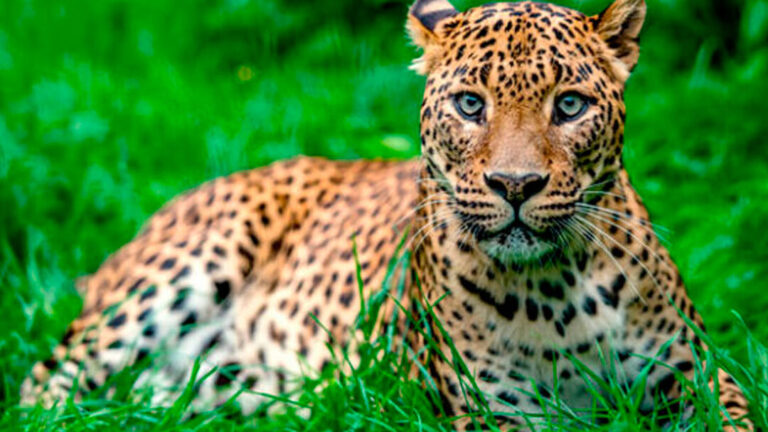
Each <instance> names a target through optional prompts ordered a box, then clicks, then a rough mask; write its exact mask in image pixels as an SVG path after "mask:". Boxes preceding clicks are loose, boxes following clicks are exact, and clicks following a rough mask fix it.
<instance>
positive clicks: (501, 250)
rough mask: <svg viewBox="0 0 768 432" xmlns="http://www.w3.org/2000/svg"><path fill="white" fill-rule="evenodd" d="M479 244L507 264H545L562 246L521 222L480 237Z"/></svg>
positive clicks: (492, 255) (485, 250) (490, 254)
mask: <svg viewBox="0 0 768 432" xmlns="http://www.w3.org/2000/svg"><path fill="white" fill-rule="evenodd" d="M478 244H479V246H480V248H481V249H482V250H483V251H484V252H485V253H486V254H487V255H488V256H490V257H491V258H493V259H496V260H498V261H500V262H502V263H507V264H538V265H544V264H546V263H547V262H549V261H551V258H552V257H554V256H557V255H559V254H560V251H561V247H562V246H561V245H559V244H557V242H555V241H553V240H552V239H549V238H548V236H546V235H543V234H540V233H537V232H535V231H533V230H532V229H530V228H528V227H527V226H526V225H525V224H522V223H520V222H515V223H513V224H512V225H510V226H509V227H507V228H505V229H504V230H503V231H500V232H497V233H494V234H493V235H485V236H483V237H482V238H479V239H478Z"/></svg>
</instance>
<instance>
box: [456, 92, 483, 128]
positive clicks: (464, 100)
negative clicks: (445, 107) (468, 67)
mask: <svg viewBox="0 0 768 432" xmlns="http://www.w3.org/2000/svg"><path fill="white" fill-rule="evenodd" d="M453 102H454V105H456V110H458V111H459V114H461V115H462V116H464V117H465V118H467V119H469V120H473V121H477V120H478V119H479V117H480V115H481V114H482V113H483V108H485V102H483V98H481V97H480V96H478V95H476V94H474V93H469V92H464V93H459V94H457V95H456V96H454V97H453Z"/></svg>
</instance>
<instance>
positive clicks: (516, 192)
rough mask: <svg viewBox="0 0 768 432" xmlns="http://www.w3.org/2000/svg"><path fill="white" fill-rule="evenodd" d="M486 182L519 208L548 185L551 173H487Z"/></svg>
mask: <svg viewBox="0 0 768 432" xmlns="http://www.w3.org/2000/svg"><path fill="white" fill-rule="evenodd" d="M483 177H484V179H485V184H487V185H488V187H489V188H490V189H491V190H492V191H494V192H496V193H497V194H499V195H500V196H501V197H502V198H504V199H505V200H506V201H507V202H509V203H510V204H512V206H513V207H515V208H519V207H520V206H521V205H522V204H523V203H524V202H526V201H527V200H529V199H530V198H531V197H533V196H534V195H536V194H538V193H539V192H541V191H542V190H544V188H545V187H546V186H547V183H548V182H549V175H546V176H541V175H539V174H535V173H528V174H523V175H514V174H507V173H501V172H494V173H490V174H485V175H484V176H483Z"/></svg>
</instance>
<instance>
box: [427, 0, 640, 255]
mask: <svg viewBox="0 0 768 432" xmlns="http://www.w3.org/2000/svg"><path fill="white" fill-rule="evenodd" d="M423 3H424V4H422V6H421V7H422V9H425V8H429V6H430V4H431V5H432V8H433V12H432V14H433V15H434V8H435V4H436V3H437V4H443V5H445V4H447V3H445V2H444V1H442V0H432V1H426V2H423ZM624 3H626V2H624ZM636 3H641V4H642V1H640V2H636ZM642 6H643V9H642V12H643V14H644V4H642ZM418 7H419V4H418V3H417V4H416V5H415V6H414V8H413V9H412V14H414V15H418V12H419V10H418ZM614 7H615V5H614ZM609 11H610V8H609V10H608V11H607V12H609ZM438 14H439V13H438ZM443 15H445V17H444V18H443V19H441V20H440V21H439V23H437V24H436V25H435V27H434V28H433V30H432V31H431V35H432V38H433V40H432V41H431V44H432V45H431V46H430V45H427V46H425V56H424V57H423V58H422V59H421V60H420V61H421V63H419V64H418V67H420V68H421V69H422V71H423V72H425V73H427V75H428V77H427V85H426V91H425V96H424V101H423V105H422V109H421V140H422V154H423V157H424V160H425V163H426V165H427V172H428V173H429V176H431V178H432V179H434V182H433V184H434V186H435V187H440V188H441V189H443V190H444V191H445V192H447V194H448V195H449V196H450V198H449V201H450V202H449V203H447V204H446V205H447V206H448V207H450V208H451V209H452V211H451V212H450V215H451V217H456V218H458V219H459V220H460V221H461V222H462V224H463V226H464V227H465V228H466V230H467V231H468V232H471V233H472V234H473V235H474V236H475V238H476V240H477V241H478V243H479V245H480V246H481V248H482V249H483V250H484V251H485V252H486V253H487V254H488V255H490V256H492V257H494V258H497V259H500V260H502V261H506V262H510V261H512V262H525V261H531V260H536V261H537V262H538V261H539V260H541V259H542V258H543V257H544V256H545V255H548V254H551V253H554V252H559V251H562V250H563V249H564V248H574V247H578V246H579V245H578V244H577V243H576V242H574V241H573V239H574V238H577V237H578V236H574V235H573V234H574V233H573V232H572V231H573V230H577V229H578V226H576V225H575V224H574V223H572V222H573V221H572V218H573V216H574V214H575V213H576V211H577V203H579V202H582V203H583V202H585V201H589V200H590V199H592V198H594V197H595V196H594V195H591V194H592V193H593V192H592V190H593V189H595V188H597V189H599V188H600V187H601V186H604V184H605V183H606V181H610V179H611V178H612V176H613V175H614V174H615V173H616V172H617V171H618V170H619V169H620V168H621V152H622V143H623V131H624V118H625V106H624V101H623V90H624V83H625V81H626V79H627V77H628V74H629V70H630V69H631V68H632V67H633V66H634V62H635V60H636V57H637V53H636V49H637V45H636V32H637V31H639V24H637V23H636V21H637V20H638V19H639V21H640V22H642V17H637V16H635V17H632V16H630V17H629V19H630V21H629V24H630V25H632V24H635V25H636V26H637V28H636V29H634V28H632V29H631V30H632V31H633V32H634V33H633V34H634V36H632V37H631V38H630V39H631V46H630V48H631V47H634V48H635V51H634V52H629V51H626V50H624V51H622V49H623V48H622V47H621V46H619V44H620V43H622V42H626V39H622V38H621V37H620V36H621V34H619V36H616V35H615V34H614V35H613V36H612V38H611V37H606V34H605V28H603V25H605V21H601V20H604V15H601V16H598V17H587V16H585V15H583V14H581V13H579V12H576V11H573V10H570V9H566V8H562V7H558V6H554V5H546V4H540V3H531V2H522V3H498V4H492V5H487V6H482V7H478V8H474V9H471V10H469V11H467V12H465V13H456V14H452V15H449V14H448V13H444V14H443ZM422 23H423V22H422ZM611 24H613V23H611ZM617 31H622V28H621V27H619V28H618V29H617ZM624 31H626V29H624ZM412 32H413V29H412ZM417 42H418V39H417ZM625 51H626V52H625Z"/></svg>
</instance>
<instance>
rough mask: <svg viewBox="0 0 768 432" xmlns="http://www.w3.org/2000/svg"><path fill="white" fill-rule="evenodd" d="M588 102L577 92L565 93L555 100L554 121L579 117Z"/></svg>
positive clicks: (559, 121)
mask: <svg viewBox="0 0 768 432" xmlns="http://www.w3.org/2000/svg"><path fill="white" fill-rule="evenodd" d="M588 105H589V103H588V102H587V100H586V98H585V97H584V96H582V95H580V94H578V93H565V94H564V95H562V96H560V97H558V98H557V100H556V101H555V122H556V123H562V122H567V121H573V120H576V119H577V118H579V117H581V115H582V114H584V112H585V111H586V110H587V106H588Z"/></svg>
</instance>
